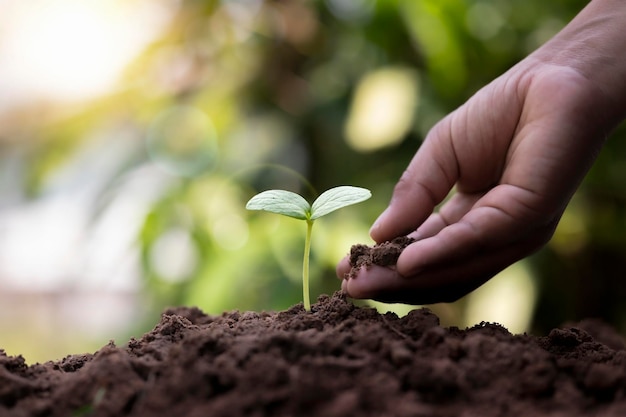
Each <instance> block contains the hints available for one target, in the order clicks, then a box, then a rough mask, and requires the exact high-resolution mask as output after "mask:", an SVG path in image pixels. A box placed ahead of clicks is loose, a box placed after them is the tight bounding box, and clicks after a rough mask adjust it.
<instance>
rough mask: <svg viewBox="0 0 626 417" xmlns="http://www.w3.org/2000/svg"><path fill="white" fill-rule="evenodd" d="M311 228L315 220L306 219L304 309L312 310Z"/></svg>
mask: <svg viewBox="0 0 626 417" xmlns="http://www.w3.org/2000/svg"><path fill="white" fill-rule="evenodd" d="M311 230H313V220H309V219H307V220H306V238H305V240H304V260H303V261H302V299H303V300H304V309H305V310H306V311H311V298H310V297H309V254H310V253H311Z"/></svg>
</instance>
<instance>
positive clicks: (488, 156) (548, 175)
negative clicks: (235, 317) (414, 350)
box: [337, 0, 626, 304]
mask: <svg viewBox="0 0 626 417" xmlns="http://www.w3.org/2000/svg"><path fill="white" fill-rule="evenodd" d="M610 4H611V0H607V1H605V2H603V1H602V0H600V1H594V2H592V3H591V4H590V6H588V8H587V9H586V11H584V12H583V13H581V15H583V16H582V17H580V16H579V17H578V18H577V19H576V20H575V21H574V22H572V24H573V25H580V24H581V22H582V24H584V28H582V29H581V30H574V29H572V28H571V26H570V27H568V28H566V29H565V30H564V31H563V32H562V35H561V36H559V35H557V37H555V39H554V40H553V41H551V42H549V43H548V44H546V45H545V47H544V48H542V49H540V50H538V51H537V52H536V53H534V54H533V55H531V56H529V57H528V58H527V59H525V60H524V61H522V62H520V63H519V64H518V65H517V66H515V67H514V68H512V69H511V70H509V71H508V72H507V73H505V74H504V75H503V76H501V77H500V78H498V79H496V80H495V81H493V82H492V83H490V84H489V85H487V86H486V87H484V88H483V89H482V90H480V91H479V92H478V93H476V94H475V95H474V96H473V97H472V98H471V99H470V100H468V101H467V102H466V103H465V104H464V105H463V106H461V107H460V108H459V109H457V110H456V111H454V112H453V113H451V114H450V115H448V116H447V117H446V118H444V119H443V120H442V121H441V122H440V123H438V124H437V125H436V126H435V127H434V128H433V129H432V130H431V131H430V132H429V134H428V135H427V137H426V139H425V140H424V143H423V144H422V146H421V147H420V149H419V150H418V152H417V153H416V155H415V157H414V158H413V160H412V161H411V163H410V165H409V166H408V168H407V170H406V171H405V173H404V174H403V176H402V177H401V179H400V181H399V182H398V184H397V185H396V187H395V189H394V193H393V196H392V198H391V202H390V204H389V207H388V208H387V209H386V210H385V211H384V212H383V213H382V214H381V216H380V217H379V218H378V219H377V221H376V222H375V223H374V225H373V226H372V229H371V231H370V234H371V236H372V238H373V239H374V240H375V241H376V242H382V241H385V240H390V239H392V238H394V237H397V236H401V235H405V234H409V235H410V236H412V237H414V238H416V239H417V242H415V243H413V244H411V245H410V246H408V247H407V248H406V249H405V250H404V252H403V253H402V254H401V255H400V258H399V259H398V262H397V266H396V268H384V267H377V266H372V267H371V268H368V269H364V270H361V271H360V272H359V273H358V275H357V276H356V277H355V278H353V279H344V281H343V283H342V288H343V289H344V290H345V291H346V292H347V293H348V294H349V295H350V296H351V297H354V298H374V299H378V300H380V301H387V302H405V303H410V304H427V303H434V302H440V301H453V300H455V299H457V298H459V297H461V296H463V295H465V294H466V293H468V292H470V291H471V290H473V289H475V288H476V287H478V286H480V285H481V284H482V283H484V282H485V281H486V280H488V279H489V278H491V277H492V276H493V275H495V274H496V273H497V272H499V271H501V270H502V269H504V268H505V267H507V266H508V265H510V264H512V263H513V262H515V261H517V260H519V259H522V258H523V257H525V256H527V255H529V254H530V253H532V252H534V251H536V250H537V249H539V248H541V247H542V246H543V245H544V244H545V243H546V242H548V240H549V239H550V238H551V236H552V234H553V233H554V230H555V228H556V225H557V223H558V221H559V219H560V217H561V215H562V213H563V211H564V210H565V207H566V206H567V204H568V202H569V200H570V199H571V197H572V195H573V193H574V192H575V191H576V189H577V187H578V186H579V184H580V182H581V180H582V179H583V177H584V176H585V174H586V173H587V171H588V169H589V168H590V166H591V164H592V163H593V161H594V159H595V156H596V155H597V153H598V152H599V150H600V148H601V146H602V144H603V142H604V138H605V137H606V135H607V133H608V131H610V129H611V128H612V127H613V126H614V125H615V124H616V122H617V121H619V120H620V118H621V117H623V114H622V113H623V112H622V110H618V111H616V110H614V109H615V108H616V104H617V103H621V104H620V106H621V107H620V106H617V108H618V109H623V108H624V107H623V104H624V100H623V99H624V96H626V88H624V85H623V81H622V82H621V84H620V83H619V82H618V83H615V84H613V86H612V87H614V88H611V86H609V82H611V81H615V79H616V78H619V77H616V74H615V72H618V74H619V72H620V71H622V72H621V74H622V75H621V77H622V78H621V79H622V80H623V79H624V77H625V76H626V68H622V67H619V65H615V67H614V68H613V71H604V70H600V71H595V72H593V75H590V74H589V73H587V71H593V68H594V67H593V65H590V63H589V62H596V63H598V64H602V63H603V62H602V59H603V58H604V59H605V60H606V55H605V52H606V51H601V52H598V51H591V50H590V51H589V55H588V56H586V57H585V58H586V59H585V60H583V59H581V60H579V61H577V60H576V59H577V56H576V55H575V54H573V53H572V54H570V53H567V51H566V50H564V49H562V47H563V45H564V44H565V45H573V48H574V49H572V51H575V52H578V53H579V54H580V52H581V49H582V46H584V45H586V44H587V43H585V42H588V40H589V39H590V36H589V35H590V33H591V34H592V35H593V36H596V37H599V38H602V37H607V38H610V37H611V36H613V35H615V33H612V31H613V30H615V29H616V26H615V25H613V24H611V25H609V26H610V30H604V31H600V32H597V31H598V30H601V29H603V28H604V26H606V25H607V23H606V20H605V19H601V18H599V17H598V16H600V17H602V16H604V15H605V14H606V15H611V13H613V15H614V14H615V13H614V12H615V9H611V7H608V5H610ZM585 13H586V14H587V16H585ZM620 17H621V18H622V19H624V20H626V17H625V16H623V15H622V16H620ZM589 20H591V21H592V22H595V24H596V25H600V28H595V29H596V32H593V31H591V32H590V30H591V29H593V28H591V27H590V25H588V24H586V23H587V22H588V21H589ZM602 25H604V26H602ZM611 33H612V34H611ZM579 37H580V39H579ZM624 38H625V36H624V35H623V34H620V35H618V36H617V39H619V42H617V41H614V40H611V42H612V43H611V42H609V41H608V39H607V45H608V47H611V46H614V47H615V48H616V51H614V52H616V54H615V57H617V58H616V59H617V60H619V59H621V58H619V56H621V52H620V53H617V52H619V51H620V50H623V49H620V48H623V47H624V43H626V41H625V39H624ZM594 39H595V38H592V40H594ZM591 44H593V42H591ZM581 45H582V46H581ZM558 48H561V49H558ZM551 49H553V50H554V51H557V50H558V53H556V52H551ZM594 53H597V54H598V56H595V55H594ZM581 55H582V56H585V55H584V54H581ZM559 59H560V61H559ZM598 61H599V62H598ZM602 68H606V67H605V66H603V67H602ZM603 77H604V78H603ZM453 187H454V188H456V189H455V192H454V193H453V194H452V196H451V197H450V199H449V200H447V201H446V202H445V203H443V205H441V207H440V209H439V211H438V212H436V213H434V212H433V211H434V210H435V207H436V206H438V205H439V203H441V202H442V201H444V199H445V198H446V197H447V196H448V195H449V193H450V192H451V190H453ZM349 268H350V266H349V263H348V259H347V258H345V259H344V260H342V261H341V262H340V264H339V265H338V267H337V274H338V276H339V277H340V278H344V277H345V276H346V273H347V272H348V270H349Z"/></svg>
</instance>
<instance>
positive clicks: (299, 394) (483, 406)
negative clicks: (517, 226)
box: [0, 292, 626, 417]
mask: <svg viewBox="0 0 626 417" xmlns="http://www.w3.org/2000/svg"><path fill="white" fill-rule="evenodd" d="M461 415H462V416H512V415H525V416H530V415H532V416H568V417H571V416H591V415H594V416H596V415H602V416H623V415H626V351H625V350H624V343H623V340H622V339H621V337H619V335H617V334H616V333H615V332H613V331H612V329H610V328H608V327H607V326H604V325H602V323H596V322H594V321H585V322H583V323H580V324H572V325H570V326H568V327H566V328H559V329H554V330H552V331H551V332H550V333H549V334H548V335H547V336H544V337H535V336H530V335H512V334H510V333H509V332H508V331H507V330H506V329H505V328H503V327H501V326H499V325H497V324H492V323H481V324H479V325H477V326H475V327H472V328H468V329H458V328H443V327H441V326H440V325H439V320H438V318H437V317H436V316H435V315H434V314H433V313H432V312H431V311H430V310H428V309H425V308H423V309H416V310H414V311H412V312H411V313H410V314H408V315H407V316H405V317H402V318H399V317H397V316H396V315H395V314H392V313H387V314H379V313H378V312H376V311H375V310H374V309H370V308H362V307H356V306H354V305H353V304H352V303H350V302H349V301H348V300H346V298H345V296H344V294H342V293H340V292H337V293H335V294H334V295H333V296H332V297H329V296H322V297H320V299H319V300H318V302H317V303H316V304H314V306H313V308H312V311H311V312H305V311H304V309H303V307H302V305H300V304H299V305H296V306H294V307H292V308H291V309H289V310H286V311H282V312H277V313H255V312H243V313H242V312H238V311H233V312H228V313H224V314H222V315H221V316H209V315H205V314H204V313H202V312H201V311H200V310H198V309H197V308H175V309H169V310H167V311H165V312H164V313H163V315H162V318H161V321H160V322H159V323H158V324H157V325H156V327H155V328H154V329H153V330H152V331H150V332H149V333H147V334H145V335H144V336H142V337H141V338H139V339H131V340H130V341H129V342H128V343H127V344H126V345H125V346H123V347H116V346H115V345H114V344H113V342H111V343H109V344H108V345H107V346H104V347H103V348H102V349H100V350H99V351H98V352H96V353H95V354H85V355H73V356H68V357H66V358H65V359H63V360H61V361H58V362H48V363H44V364H35V365H31V366H27V365H26V364H25V362H24V360H23V358H21V357H19V356H18V357H9V356H6V355H5V354H4V352H2V351H0V416H12V417H22V416H116V417H117V416H168V417H169V416H189V417H194V416H198V417H200V416H202V417H205V416H229V417H232V416H325V417H333V416H337V417H339V416H341V417H345V416H401V417H402V416H429V417H430V416H461Z"/></svg>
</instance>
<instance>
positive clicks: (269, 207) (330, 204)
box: [246, 185, 372, 311]
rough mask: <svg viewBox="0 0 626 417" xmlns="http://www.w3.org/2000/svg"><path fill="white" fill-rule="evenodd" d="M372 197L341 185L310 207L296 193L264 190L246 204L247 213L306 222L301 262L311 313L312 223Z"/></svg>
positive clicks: (367, 191)
mask: <svg viewBox="0 0 626 417" xmlns="http://www.w3.org/2000/svg"><path fill="white" fill-rule="evenodd" d="M371 196H372V193H371V192H370V190H367V189H365V188H360V187H351V186H348V185H343V186H340V187H335V188H331V189H329V190H326V191H324V192H323V193H322V194H321V195H320V196H319V197H318V198H317V199H316V200H315V201H314V202H313V204H309V202H308V201H306V200H305V199H304V198H303V197H302V196H300V195H299V194H296V193H292V192H291V191H285V190H268V191H263V192H262V193H259V194H257V195H255V196H254V197H252V198H251V199H250V201H248V203H247V204H246V208H247V209H248V210H265V211H269V212H271V213H277V214H282V215H284V216H288V217H293V218H295V219H299V220H305V221H306V226H307V228H306V238H305V240H304V261H303V262H302V294H303V299H304V308H305V310H307V311H310V310H311V300H310V297H309V254H310V252H311V230H312V229H313V222H314V221H315V220H316V219H318V218H320V217H322V216H325V215H327V214H328V213H331V212H333V211H335V210H338V209H340V208H342V207H346V206H349V205H352V204H356V203H360V202H361V201H365V200H367V199H368V198H370V197H371Z"/></svg>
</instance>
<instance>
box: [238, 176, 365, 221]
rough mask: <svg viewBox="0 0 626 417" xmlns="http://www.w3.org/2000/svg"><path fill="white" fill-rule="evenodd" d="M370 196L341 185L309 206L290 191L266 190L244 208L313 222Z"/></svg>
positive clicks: (357, 188) (362, 189) (321, 195)
mask: <svg viewBox="0 0 626 417" xmlns="http://www.w3.org/2000/svg"><path fill="white" fill-rule="evenodd" d="M371 196H372V193H371V192H370V191H369V190H367V189H365V188H360V187H352V186H348V185H342V186H339V187H335V188H331V189H329V190H326V191H324V192H323V193H322V194H320V196H319V197H318V198H317V199H315V201H314V202H313V204H309V202H308V201H306V200H305V199H304V198H303V197H302V196H300V195H299V194H296V193H292V192H291V191H285V190H268V191H263V192H262V193H259V194H257V195H255V196H254V197H252V198H251V199H250V201H248V203H247V204H246V208H247V209H248V210H265V211H269V212H272V213H277V214H282V215H284V216H289V217H294V218H296V219H300V220H308V221H313V220H315V219H318V218H320V217H322V216H325V215H327V214H328V213H331V212H333V211H335V210H338V209H340V208H342V207H346V206H349V205H352V204H356V203H360V202H361V201H364V200H367V199H368V198H370V197H371Z"/></svg>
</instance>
